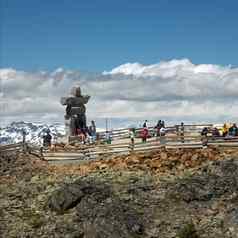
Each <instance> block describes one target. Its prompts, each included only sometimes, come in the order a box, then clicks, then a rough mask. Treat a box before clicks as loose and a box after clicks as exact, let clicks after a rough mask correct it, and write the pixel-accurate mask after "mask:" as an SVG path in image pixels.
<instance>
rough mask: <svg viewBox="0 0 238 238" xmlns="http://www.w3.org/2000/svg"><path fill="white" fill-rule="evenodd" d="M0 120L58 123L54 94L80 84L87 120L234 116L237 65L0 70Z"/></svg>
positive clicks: (60, 110) (60, 115)
mask: <svg viewBox="0 0 238 238" xmlns="http://www.w3.org/2000/svg"><path fill="white" fill-rule="evenodd" d="M0 79H1V84H0V88H1V92H0V117H1V119H2V120H19V119H27V118H29V120H34V121H41V120H43V121H46V120H56V121H63V114H64V107H63V106H61V105H60V97H61V96H65V95H67V94H68V93H69V92H70V89H71V87H72V86H74V85H76V84H77V85H80V86H81V88H82V91H83V93H84V94H89V95H91V99H90V101H89V103H88V105H87V114H88V116H89V117H90V118H96V119H97V118H104V117H110V118H121V119H123V120H127V119H128V118H136V119H137V120H143V119H144V118H148V119H150V118H161V117H162V118H166V119H167V120H171V121H180V120H189V121H194V122H196V121H201V120H203V121H205V120H210V121H211V120H212V121H219V120H234V119H236V117H237V116H238V102H236V99H237V96H238V90H237V88H238V68H231V67H230V66H226V67H224V66H219V65H211V64H209V65H208V64H201V65H194V64H193V63H191V62H190V61H189V60H188V59H182V60H171V61H163V62H160V63H158V64H153V65H147V66H146V65H142V64H139V63H133V64H131V63H127V64H124V65H121V66H119V67H117V68H114V69H112V70H111V71H105V72H103V73H101V74H95V73H92V74H90V73H87V74H86V73H81V72H79V71H69V70H64V69H62V68H59V69H57V70H55V71H54V72H51V73H48V72H35V73H30V72H24V71H16V70H14V69H0Z"/></svg>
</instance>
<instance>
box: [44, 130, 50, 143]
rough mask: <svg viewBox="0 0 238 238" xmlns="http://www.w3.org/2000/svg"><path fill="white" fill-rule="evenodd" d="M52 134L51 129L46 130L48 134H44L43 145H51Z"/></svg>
mask: <svg viewBox="0 0 238 238" xmlns="http://www.w3.org/2000/svg"><path fill="white" fill-rule="evenodd" d="M51 139H52V136H51V134H50V130H47V131H46V135H44V136H43V146H45V147H50V146H51Z"/></svg>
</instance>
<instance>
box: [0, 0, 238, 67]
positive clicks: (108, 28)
mask: <svg viewBox="0 0 238 238" xmlns="http://www.w3.org/2000/svg"><path fill="white" fill-rule="evenodd" d="M0 2H1V6H0V7H1V8H0V14H1V16H0V67H1V68H6V67H11V68H15V69H18V70H19V69H20V70H26V71H37V70H54V69H55V68H58V67H63V68H67V69H81V70H85V71H103V70H110V69H112V68H113V67H116V66H118V65H120V64H123V63H126V62H140V63H142V64H152V63H156V62H159V61H160V60H169V59H174V58H177V59H179V58H188V59H190V60H191V61H192V62H193V63H195V64H201V63H211V64H221V65H229V64H231V65H234V66H237V65H238V57H237V52H238V27H237V24H238V13H237V12H238V1H237V0H227V1H224V0H210V1H208V0H199V1H197V0H148V1H145V0H143V1H142V0H130V1H129V0H120V1H116V0H94V1H92V0H87V1H86V0H85V1H82V0H41V1H37V0H21V1H20V0H0Z"/></svg>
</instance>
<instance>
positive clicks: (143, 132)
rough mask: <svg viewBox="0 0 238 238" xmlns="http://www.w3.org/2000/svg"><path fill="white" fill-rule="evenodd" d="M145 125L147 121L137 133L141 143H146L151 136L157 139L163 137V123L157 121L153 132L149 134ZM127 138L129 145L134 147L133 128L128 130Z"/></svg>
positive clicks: (134, 132) (164, 130) (164, 131)
mask: <svg viewBox="0 0 238 238" xmlns="http://www.w3.org/2000/svg"><path fill="white" fill-rule="evenodd" d="M147 123H148V121H147V120H145V121H144V123H143V126H142V128H141V129H140V131H139V137H140V138H141V139H142V142H143V143H146V141H147V139H148V138H149V137H151V136H157V137H163V136H165V133H166V129H165V122H164V121H162V120H159V121H158V122H157V124H156V126H155V127H154V130H153V131H152V133H150V131H149V128H148V126H147ZM129 137H130V140H131V144H132V145H134V142H135V137H136V129H135V128H130V129H129Z"/></svg>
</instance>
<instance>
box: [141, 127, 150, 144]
mask: <svg viewBox="0 0 238 238" xmlns="http://www.w3.org/2000/svg"><path fill="white" fill-rule="evenodd" d="M148 136H149V130H148V128H147V127H144V128H143V129H142V132H141V138H142V142H143V143H146V140H147V138H148Z"/></svg>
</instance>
